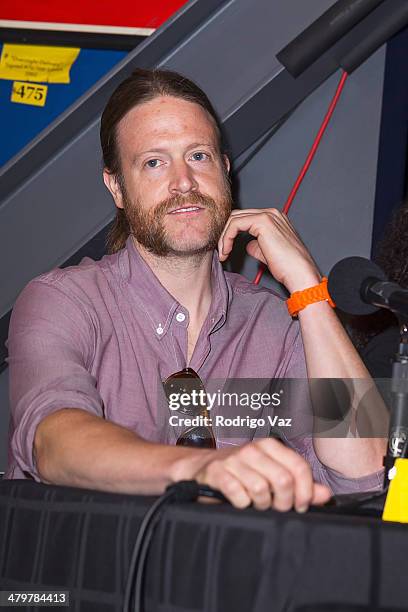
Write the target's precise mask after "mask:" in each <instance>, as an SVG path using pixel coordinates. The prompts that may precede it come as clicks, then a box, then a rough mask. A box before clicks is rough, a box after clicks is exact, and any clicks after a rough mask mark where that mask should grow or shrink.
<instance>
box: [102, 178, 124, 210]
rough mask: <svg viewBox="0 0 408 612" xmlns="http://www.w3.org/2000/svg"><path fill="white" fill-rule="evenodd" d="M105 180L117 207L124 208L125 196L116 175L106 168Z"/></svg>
mask: <svg viewBox="0 0 408 612" xmlns="http://www.w3.org/2000/svg"><path fill="white" fill-rule="evenodd" d="M103 182H104V183H105V186H106V188H107V189H108V190H109V191H110V193H111V196H112V198H113V199H114V201H115V204H116V206H117V208H123V196H122V190H121V188H120V185H119V182H118V179H117V177H116V175H114V174H112V172H109V170H107V169H106V168H104V171H103Z"/></svg>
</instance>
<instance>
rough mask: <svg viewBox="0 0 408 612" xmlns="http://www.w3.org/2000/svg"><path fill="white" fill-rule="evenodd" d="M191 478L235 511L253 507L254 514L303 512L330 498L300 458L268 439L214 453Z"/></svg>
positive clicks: (293, 452)
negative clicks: (217, 493) (270, 510)
mask: <svg viewBox="0 0 408 612" xmlns="http://www.w3.org/2000/svg"><path fill="white" fill-rule="evenodd" d="M194 478H195V479H196V480H197V481H198V482H200V483H203V484H207V485H209V486H211V487H213V488H214V489H218V490H219V491H221V492H222V493H223V494H224V495H225V497H227V498H228V500H229V501H230V502H231V503H232V504H233V505H234V506H235V507H237V508H246V507H247V506H249V505H251V504H253V505H254V507H255V508H257V509H258V510H267V509H268V508H274V509H275V510H279V511H282V512H284V511H286V510H290V509H291V508H293V507H295V509H296V510H297V511H298V512H306V510H307V509H308V507H309V505H310V504H323V503H325V502H326V501H328V500H329V498H330V490H329V489H328V488H327V487H325V486H324V485H320V484H316V483H314V482H313V478H312V472H311V469H310V466H309V464H308V463H307V462H306V461H305V460H304V459H303V457H301V456H300V455H299V454H298V453H296V452H295V451H293V450H292V449H290V448H287V447H285V446H284V445H283V444H282V443H281V442H279V441H278V440H274V439H272V438H266V439H263V440H258V441H256V442H251V443H250V444H246V445H245V446H241V447H235V448H233V449H221V450H219V451H216V452H215V453H214V458H213V459H211V460H210V461H209V462H208V463H207V464H206V465H205V467H204V468H202V469H200V470H199V471H198V472H197V473H196V474H195V475H194Z"/></svg>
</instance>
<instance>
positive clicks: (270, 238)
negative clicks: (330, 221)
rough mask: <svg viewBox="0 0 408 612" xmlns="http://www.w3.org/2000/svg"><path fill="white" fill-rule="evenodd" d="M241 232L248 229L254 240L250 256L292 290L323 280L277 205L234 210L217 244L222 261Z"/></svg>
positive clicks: (248, 247) (248, 248) (250, 248)
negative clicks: (276, 207) (264, 265)
mask: <svg viewBox="0 0 408 612" xmlns="http://www.w3.org/2000/svg"><path fill="white" fill-rule="evenodd" d="M240 232H249V234H251V236H254V238H255V240H251V242H249V243H248V245H247V247H246V250H247V253H248V254H249V255H252V257H255V259H258V260H259V261H261V262H262V263H264V264H266V265H267V266H268V268H269V271H270V272H271V274H272V275H273V276H274V277H275V278H276V280H277V281H279V282H281V283H283V284H284V285H285V287H286V288H287V289H288V291H289V292H290V293H293V292H294V291H300V290H302V289H305V288H307V287H311V286H313V285H317V284H318V283H319V282H320V280H321V275H320V273H319V270H318V268H317V266H316V264H315V262H314V261H313V258H312V256H311V255H310V253H309V252H308V250H307V249H306V247H305V245H304V244H303V242H302V241H301V239H300V237H299V235H298V234H297V232H296V230H295V229H294V227H293V226H292V225H291V223H290V222H289V220H288V218H287V216H286V215H285V214H283V213H281V212H280V211H279V210H276V209H275V208H247V209H244V210H233V211H232V213H231V216H230V218H229V219H228V221H227V223H226V225H225V228H224V230H223V233H222V235H221V238H220V240H219V243H218V252H219V258H220V261H225V260H226V259H227V258H228V256H229V254H230V253H231V251H232V246H233V243H234V240H235V238H236V237H237V235H238V234H239V233H240Z"/></svg>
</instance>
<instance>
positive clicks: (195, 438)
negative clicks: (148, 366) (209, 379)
mask: <svg viewBox="0 0 408 612" xmlns="http://www.w3.org/2000/svg"><path fill="white" fill-rule="evenodd" d="M163 388H164V392H165V394H166V397H167V401H168V402H169V405H170V401H171V396H172V395H173V394H177V396H178V397H181V395H182V394H188V396H189V397H190V398H191V401H190V403H187V402H184V404H186V405H184V404H183V405H181V406H180V407H179V408H178V409H177V412H179V413H181V414H183V415H188V416H191V417H196V416H201V417H203V418H204V419H205V420H206V421H207V419H208V418H209V416H208V409H207V404H206V402H205V401H204V398H205V397H206V396H207V395H206V392H205V389H204V385H203V382H202V380H201V378H200V377H199V375H198V374H197V372H195V371H194V370H193V369H192V368H184V370H180V372H176V373H175V374H171V375H170V376H169V377H168V378H166V380H165V381H164V383H163ZM184 397H185V396H184ZM194 398H196V401H195V402H194V401H193V399H194ZM176 445H177V446H192V447H195V448H217V444H216V441H215V437H214V433H213V430H212V427H211V425H210V426H206V425H202V426H201V425H200V426H197V427H190V428H188V429H186V430H185V431H184V432H183V433H182V434H181V435H180V436H179V437H178V439H177V442H176Z"/></svg>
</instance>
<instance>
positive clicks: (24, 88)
mask: <svg viewBox="0 0 408 612" xmlns="http://www.w3.org/2000/svg"><path fill="white" fill-rule="evenodd" d="M47 91H48V85H38V84H36V83H24V82H23V81H14V83H13V88H12V90H11V101H12V102H18V103H19V104H31V105H32V106H44V104H45V100H46V98H47Z"/></svg>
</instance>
